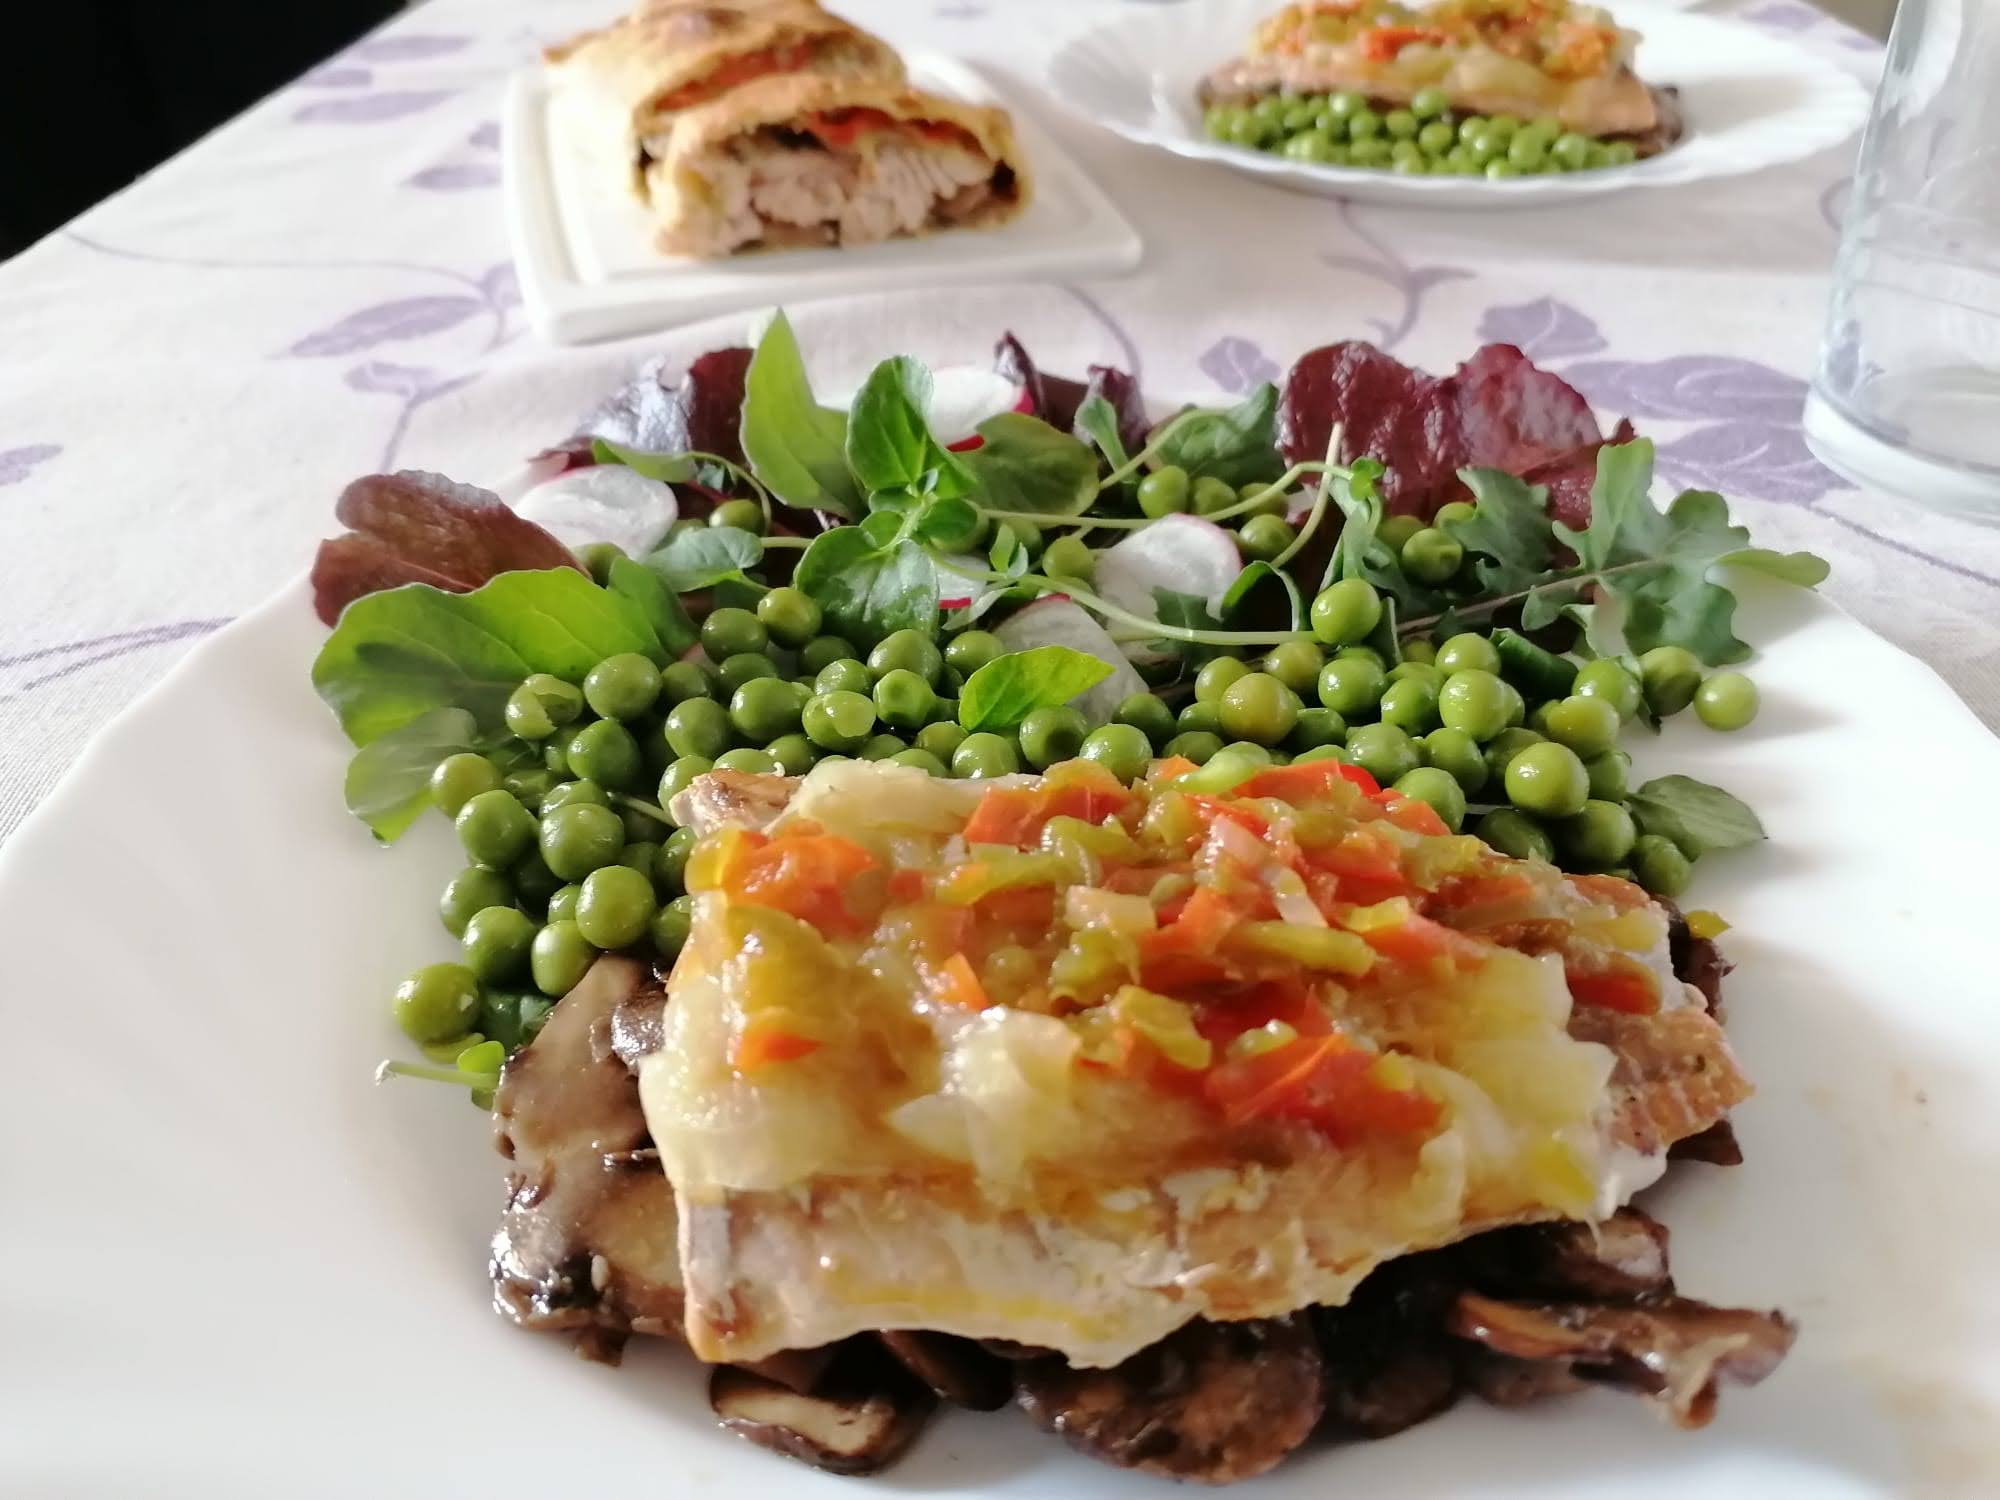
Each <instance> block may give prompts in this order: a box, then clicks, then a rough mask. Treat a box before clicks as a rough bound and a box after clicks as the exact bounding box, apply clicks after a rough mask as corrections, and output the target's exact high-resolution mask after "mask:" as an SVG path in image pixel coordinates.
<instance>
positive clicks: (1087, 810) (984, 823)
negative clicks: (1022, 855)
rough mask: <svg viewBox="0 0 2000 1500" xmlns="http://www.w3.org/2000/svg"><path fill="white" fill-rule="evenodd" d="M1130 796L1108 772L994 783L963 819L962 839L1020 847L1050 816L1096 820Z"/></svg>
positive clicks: (1033, 840) (1033, 837)
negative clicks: (1012, 783)
mask: <svg viewBox="0 0 2000 1500" xmlns="http://www.w3.org/2000/svg"><path fill="white" fill-rule="evenodd" d="M1131 801H1132V793H1131V792H1129V791H1128V790H1126V788H1125V787H1124V786H1122V785H1120V783H1119V781H1118V778H1117V777H1115V776H1113V775H1111V774H1110V773H1109V772H1108V771H1107V772H1104V773H1102V774H1101V775H1100V774H1096V773H1095V772H1094V770H1093V771H1092V772H1078V773H1075V774H1072V775H1070V776H1068V777H1067V778H1066V779H1065V780H1063V781H1061V782H1057V783H1053V784H1050V783H1044V784H1043V785H1041V786H1034V787H995V788H993V790H991V791H990V792H988V793H987V794H986V795H985V796H983V797H981V798H980V799H979V806H977V807H975V808H974V809H973V810H972V816H971V817H970V818H968V819H966V822H965V841H966V842H967V843H968V844H1006V845H1009V846H1010V847H1012V848H1015V849H1026V848H1030V847H1032V846H1033V845H1034V844H1035V843H1036V841H1037V840H1039V839H1040V838H1041V836H1042V829H1043V828H1044V827H1045V826H1046V825H1047V824H1048V822H1049V820H1050V819H1051V818H1078V819H1081V820H1082V821H1083V822H1085V823H1090V824H1097V823H1102V822H1103V821H1104V820H1105V819H1106V818H1108V817H1111V816H1112V815H1113V814H1115V813H1118V812H1121V811H1122V810H1123V809H1124V808H1125V807H1127V806H1128V805H1129V804H1130V803H1131Z"/></svg>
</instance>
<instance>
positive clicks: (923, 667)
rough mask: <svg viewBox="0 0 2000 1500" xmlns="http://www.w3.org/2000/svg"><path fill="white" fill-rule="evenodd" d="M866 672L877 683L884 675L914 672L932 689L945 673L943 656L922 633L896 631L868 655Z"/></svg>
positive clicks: (935, 645) (916, 631)
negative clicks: (887, 673) (940, 675)
mask: <svg viewBox="0 0 2000 1500" xmlns="http://www.w3.org/2000/svg"><path fill="white" fill-rule="evenodd" d="M868 670H869V671H870V672H872V673H873V674H874V675H875V676H876V677H877V678H878V679H879V678H880V677H881V676H882V675H883V674H884V673H885V672H895V671H904V672H915V673H916V674H917V675H918V676H919V677H921V678H923V680H924V681H925V682H926V683H929V684H930V685H932V686H933V687H935V686H936V685H937V680H938V674H940V673H941V672H943V671H944V655H943V653H942V652H940V651H939V650H938V648H937V643H936V642H934V641H933V640H932V639H931V638H930V637H929V636H928V635H925V634H924V633H923V632H922V631H921V630H898V631H896V632H895V633H894V634H892V635H889V636H887V637H885V638H884V639H883V641H882V643H881V644H880V645H878V646H877V647H876V648H875V649H874V650H873V651H871V652H869V653H868Z"/></svg>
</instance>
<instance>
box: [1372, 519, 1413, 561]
mask: <svg viewBox="0 0 2000 1500" xmlns="http://www.w3.org/2000/svg"><path fill="white" fill-rule="evenodd" d="M1423 529H1424V523H1423V522H1422V521H1420V520H1418V519H1417V518H1416V517H1415V516H1384V517H1383V518H1382V524H1381V525H1380V526H1378V527H1376V528H1375V536H1376V539H1377V540H1378V541H1380V542H1381V543H1382V545H1383V546H1385V547H1387V548H1388V549H1389V550H1390V551H1391V552H1394V553H1397V554H1398V555H1400V554H1401V553H1402V550H1403V544H1404V543H1405V542H1407V541H1409V539H1410V538H1411V537H1413V536H1415V535H1416V534H1417V533H1418V532H1420V531H1422V530H1423Z"/></svg>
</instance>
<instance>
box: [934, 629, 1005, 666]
mask: <svg viewBox="0 0 2000 1500" xmlns="http://www.w3.org/2000/svg"><path fill="white" fill-rule="evenodd" d="M1006 649H1007V648H1006V647H1005V646H1002V645H1001V644H1000V637H998V636H997V635H995V634H993V632H992V631H990V630H961V631H960V632H959V633H958V634H957V635H955V636H953V637H952V638H951V639H950V640H949V641H947V642H945V647H944V660H945V665H946V666H948V667H950V668H951V669H952V670H953V671H954V672H963V673H964V674H965V675H966V676H967V677H970V676H971V675H972V674H973V673H974V672H977V671H978V670H979V669H980V668H981V667H983V666H985V665H986V664H987V663H988V662H990V661H992V660H994V658H996V657H999V656H1002V655H1004V654H1005V653H1006Z"/></svg>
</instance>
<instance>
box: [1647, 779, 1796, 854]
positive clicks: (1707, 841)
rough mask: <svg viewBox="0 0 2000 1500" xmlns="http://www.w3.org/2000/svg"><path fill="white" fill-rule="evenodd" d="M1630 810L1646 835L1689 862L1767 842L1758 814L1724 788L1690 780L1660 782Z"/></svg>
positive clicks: (1653, 783)
mask: <svg viewBox="0 0 2000 1500" xmlns="http://www.w3.org/2000/svg"><path fill="white" fill-rule="evenodd" d="M1631 806H1632V816H1633V817H1634V818H1635V819H1636V820H1637V821H1638V824H1639V827H1640V828H1641V829H1642V830H1644V831H1645V832H1647V833H1657V834H1661V835H1663V836H1664V837H1666V838H1670V839H1672V840H1673V841H1674V842H1675V843H1676V844H1678V845H1679V846H1680V850H1681V853H1683V854H1685V855H1686V856H1687V857H1688V858H1689V859H1698V858H1700V857H1701V856H1702V855H1704V854H1706V853H1708V852H1709V851H1710V850H1712V849H1740V848H1742V847H1743V846H1744V845H1746V844H1754V843H1756V842H1757V841H1758V840H1759V839H1761V838H1763V837H1764V825H1763V824H1762V823H1759V822H1758V821H1757V815H1756V814H1755V813H1753V812H1752V811H1750V809H1749V808H1747V807H1745V806H1744V805H1743V804H1742V803H1741V802H1740V801H1738V800H1737V799H1736V798H1734V797H1732V796H1730V795H1729V793H1727V792H1725V791H1724V790H1723V789H1722V788H1721V787H1719V786H1710V785H1709V784H1708V783H1707V782H1705V781H1696V780H1695V779H1694V778H1693V777H1691V776H1660V777H1656V778H1654V779H1653V780H1652V781H1649V782H1647V783H1646V784H1645V785H1644V786H1642V787H1640V788H1639V789H1638V790H1637V791H1636V792H1634V793H1632V799H1631Z"/></svg>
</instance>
